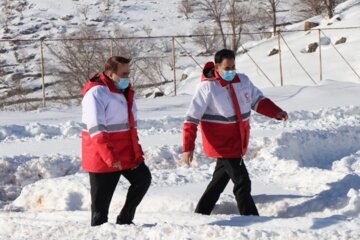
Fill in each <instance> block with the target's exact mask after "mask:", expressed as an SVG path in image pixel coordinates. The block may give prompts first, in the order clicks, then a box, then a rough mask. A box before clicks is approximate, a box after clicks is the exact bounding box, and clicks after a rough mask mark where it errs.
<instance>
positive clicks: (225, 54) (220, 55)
mask: <svg viewBox="0 0 360 240" xmlns="http://www.w3.org/2000/svg"><path fill="white" fill-rule="evenodd" d="M225 58H227V59H235V53H234V51H232V50H229V49H222V50H220V51H218V52H216V53H215V63H217V64H219V63H221V62H222V61H223V60H224V59H225Z"/></svg>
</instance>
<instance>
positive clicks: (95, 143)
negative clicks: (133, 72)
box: [82, 57, 151, 226]
mask: <svg viewBox="0 0 360 240" xmlns="http://www.w3.org/2000/svg"><path fill="white" fill-rule="evenodd" d="M129 62H130V59H126V58H123V57H111V58H110V59H109V60H108V61H107V63H106V65H105V71H104V72H103V73H101V74H96V75H95V76H94V77H93V78H92V79H90V80H89V81H88V82H87V84H86V85H85V87H84V89H83V92H82V93H83V95H84V98H83V101H82V121H83V123H84V124H85V125H86V128H85V129H84V130H83V132H82V165H83V169H84V170H85V171H87V172H89V175H90V187H91V189H90V193H91V226H97V225H100V224H103V223H105V222H107V220H108V212H109V206H110V202H111V198H112V196H113V193H114V191H115V188H116V185H117V183H118V181H119V179H120V176H121V175H123V176H124V177H125V178H126V179H127V180H128V181H129V182H130V184H131V186H130V188H129V190H128V193H127V196H126V201H125V204H124V207H123V209H122V210H121V213H120V214H119V215H118V217H117V220H116V223H117V224H132V223H133V222H132V220H133V219H134V215H135V210H136V207H137V206H138V205H139V204H140V202H141V200H142V199H143V197H144V195H145V194H146V192H147V190H148V188H149V186H150V183H151V174H150V171H149V169H148V167H147V166H146V165H145V164H144V157H143V155H144V154H143V151H142V149H141V146H140V144H139V138H138V135H137V129H136V119H137V115H136V110H137V109H136V104H135V98H134V91H133V89H132V87H131V85H130V83H129V78H128V76H129V74H130V67H129Z"/></svg>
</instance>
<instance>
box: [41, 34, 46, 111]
mask: <svg viewBox="0 0 360 240" xmlns="http://www.w3.org/2000/svg"><path fill="white" fill-rule="evenodd" d="M40 56H41V59H40V61H41V80H42V98H43V102H42V104H43V107H46V100H45V68H44V38H42V39H40Z"/></svg>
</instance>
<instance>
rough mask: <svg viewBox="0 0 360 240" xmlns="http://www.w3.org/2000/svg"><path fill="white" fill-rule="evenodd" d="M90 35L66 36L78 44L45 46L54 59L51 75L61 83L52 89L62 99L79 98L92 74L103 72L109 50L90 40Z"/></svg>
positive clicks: (88, 31) (84, 30) (83, 32)
mask: <svg viewBox="0 0 360 240" xmlns="http://www.w3.org/2000/svg"><path fill="white" fill-rule="evenodd" d="M94 32H95V30H94V29H92V28H82V29H81V30H80V31H79V32H78V33H76V34H74V35H71V36H70V37H72V38H79V40H63V41H61V42H60V43H57V44H56V45H47V47H48V49H49V50H50V53H51V54H52V55H53V56H54V57H55V61H52V62H53V65H52V66H51V72H53V73H55V74H56V75H57V76H56V77H58V78H60V79H61V81H58V83H57V84H56V86H58V90H59V92H62V93H63V95H64V94H65V96H76V95H79V93H80V92H81V89H82V87H83V85H84V84H85V83H86V81H87V80H88V79H89V78H90V77H92V75H93V74H94V73H95V72H101V71H102V70H103V67H104V63H105V61H106V60H107V58H108V57H109V54H108V53H109V50H108V48H107V46H105V45H104V43H103V41H98V40H93V38H94ZM63 37H64V38H68V37H69V36H63ZM97 37H99V34H97ZM56 60H57V61H56Z"/></svg>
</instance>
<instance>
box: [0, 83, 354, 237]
mask: <svg viewBox="0 0 360 240" xmlns="http://www.w3.org/2000/svg"><path fill="white" fill-rule="evenodd" d="M189 84H190V83H189ZM263 90H264V92H265V94H266V95H267V96H269V97H271V98H272V99H273V100H274V101H275V102H276V103H277V104H279V105H280V106H281V107H282V108H284V109H286V110H288V111H289V114H290V120H289V122H288V123H285V124H284V123H279V122H277V121H274V120H270V119H267V118H265V117H263V116H260V115H258V114H256V113H254V115H253V119H252V139H251V143H250V150H249V152H248V155H247V162H246V163H247V166H248V169H249V172H250V175H251V178H252V181H253V195H254V199H255V202H256V204H257V206H258V208H259V211H260V214H261V217H243V216H239V215H238V213H237V208H236V203H235V199H234V196H233V195H232V183H230V184H229V186H228V188H227V189H226V191H225V192H224V193H223V195H222V196H221V199H220V200H219V202H218V203H217V205H216V208H215V209H214V211H213V215H211V216H201V215H197V214H194V213H193V211H194V208H195V206H196V203H197V201H198V199H199V197H200V196H201V194H202V192H203V190H204V189H205V187H206V184H207V183H208V181H209V180H210V178H211V174H212V171H213V169H214V161H213V160H211V159H208V158H207V157H205V156H204V154H203V151H202V148H201V139H200V138H199V139H198V144H197V149H196V156H195V157H196V159H195V162H194V164H193V165H192V166H191V167H187V166H185V165H184V164H183V163H182V162H181V161H180V158H181V141H182V140H181V139H182V138H181V131H182V129H181V128H182V121H183V117H184V114H185V111H186V108H187V106H188V104H189V101H190V99H191V95H189V94H183V95H181V96H178V97H164V98H158V99H141V100H139V101H138V105H139V110H140V119H141V120H140V122H139V132H140V138H141V143H142V144H143V146H144V149H145V156H146V163H147V164H148V165H149V167H150V168H151V171H152V175H153V182H152V185H151V188H150V190H149V193H148V194H147V195H146V197H145V199H144V201H143V202H142V203H141V205H140V206H139V208H138V212H137V215H136V218H135V223H136V224H137V225H136V226H118V225H115V218H116V215H117V213H118V212H119V211H120V209H121V207H122V205H123V203H124V200H125V195H126V189H127V187H128V183H127V182H126V180H123V179H122V180H121V181H120V183H119V185H118V187H117V190H116V192H115V195H114V198H113V201H112V205H111V207H110V215H109V223H107V224H104V225H102V226H99V227H93V228H91V227H90V226H89V219H90V211H89V209H90V196H89V180H88V175H87V173H84V172H83V171H82V170H81V166H80V164H81V155H80V150H81V139H80V132H81V127H80V115H81V112H80V108H78V107H73V108H68V109H44V110H41V111H37V112H29V113H21V112H16V113H15V112H1V113H0V116H1V125H0V142H1V144H0V153H1V155H0V199H1V200H2V202H1V210H0V229H1V231H0V239H34V238H37V239H135V238H136V239H174V238H178V239H240V238H243V239H358V238H359V237H360V230H359V229H360V219H359V217H360V102H359V101H357V100H356V99H359V93H360V85H359V84H356V83H346V82H338V81H330V80H327V81H324V82H323V83H322V84H321V85H320V86H314V87H301V86H288V87H283V88H280V87H279V88H265V89H263Z"/></svg>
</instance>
